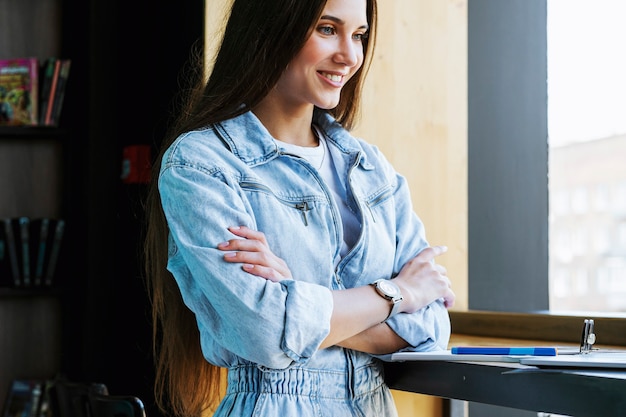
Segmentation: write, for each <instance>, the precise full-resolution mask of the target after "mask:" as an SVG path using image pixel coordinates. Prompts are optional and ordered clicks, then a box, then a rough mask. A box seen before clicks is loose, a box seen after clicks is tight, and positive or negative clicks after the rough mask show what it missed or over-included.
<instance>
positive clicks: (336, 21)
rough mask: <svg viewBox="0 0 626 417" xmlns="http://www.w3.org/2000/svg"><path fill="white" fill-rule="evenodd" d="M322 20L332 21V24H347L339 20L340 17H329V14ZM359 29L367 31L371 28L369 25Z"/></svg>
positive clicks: (321, 18)
mask: <svg viewBox="0 0 626 417" xmlns="http://www.w3.org/2000/svg"><path fill="white" fill-rule="evenodd" d="M320 20H330V21H332V22H335V23H337V24H338V25H343V24H345V23H346V22H344V21H343V20H341V19H339V18H338V17H335V16H331V15H328V14H325V15H323V16H322V17H320ZM359 29H365V30H367V29H369V26H368V25H362V26H360V27H359Z"/></svg>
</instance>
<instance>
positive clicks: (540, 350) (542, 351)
mask: <svg viewBox="0 0 626 417" xmlns="http://www.w3.org/2000/svg"><path fill="white" fill-rule="evenodd" d="M451 353H452V354H453V355H509V356H514V355H519V356H522V355H523V356H556V354H557V348H555V347H499V346H459V347H453V348H452V349H451Z"/></svg>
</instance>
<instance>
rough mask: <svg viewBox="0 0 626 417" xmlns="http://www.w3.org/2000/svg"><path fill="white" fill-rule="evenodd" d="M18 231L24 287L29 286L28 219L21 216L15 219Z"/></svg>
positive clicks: (29, 249)
mask: <svg viewBox="0 0 626 417" xmlns="http://www.w3.org/2000/svg"><path fill="white" fill-rule="evenodd" d="M17 221H18V224H19V230H20V245H21V250H20V251H19V254H20V261H21V264H22V284H23V285H24V286H25V287H30V286H31V280H30V251H31V248H30V219H29V218H28V217H25V216H22V217H20V218H19V219H17Z"/></svg>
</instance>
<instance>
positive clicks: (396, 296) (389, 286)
mask: <svg viewBox="0 0 626 417" xmlns="http://www.w3.org/2000/svg"><path fill="white" fill-rule="evenodd" d="M371 285H372V286H374V288H376V292H378V294H380V296H381V297H383V298H384V299H386V300H389V301H391V302H392V303H393V304H392V306H391V311H390V312H389V315H388V316H387V318H386V319H385V320H384V321H383V323H384V322H385V321H387V320H389V318H390V317H392V316H395V314H396V313H397V312H398V310H399V309H400V302H401V301H402V292H401V291H400V287H398V286H397V285H396V283H395V282H393V281H391V280H388V279H378V280H376V281H374V282H372V284H371Z"/></svg>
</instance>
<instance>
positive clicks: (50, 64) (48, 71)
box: [39, 57, 61, 126]
mask: <svg viewBox="0 0 626 417" xmlns="http://www.w3.org/2000/svg"><path fill="white" fill-rule="evenodd" d="M60 69H61V63H60V61H59V60H58V59H57V58H54V57H50V58H48V59H46V60H45V61H44V63H43V64H42V66H41V71H40V72H41V82H40V84H41V88H40V92H39V124H40V125H42V126H43V125H45V124H46V115H47V114H48V102H50V101H52V99H53V97H54V92H53V91H52V80H54V78H55V76H58V73H59V71H60ZM55 70H56V74H55ZM55 89H56V84H55Z"/></svg>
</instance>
